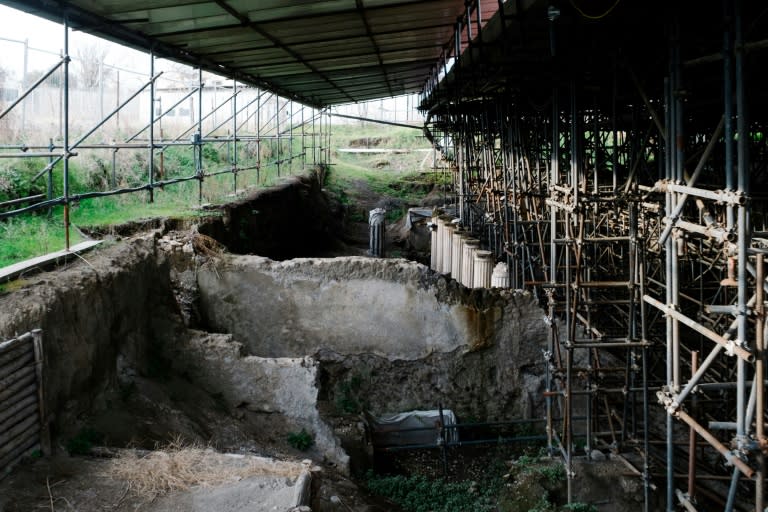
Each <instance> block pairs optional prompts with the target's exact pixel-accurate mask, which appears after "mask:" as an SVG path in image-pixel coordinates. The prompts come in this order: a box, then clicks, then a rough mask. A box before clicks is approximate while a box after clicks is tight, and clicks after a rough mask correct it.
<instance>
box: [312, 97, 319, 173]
mask: <svg viewBox="0 0 768 512" xmlns="http://www.w3.org/2000/svg"><path fill="white" fill-rule="evenodd" d="M318 115H319V113H318V112H317V111H316V109H315V107H312V164H313V165H317V164H318V162H317V134H316V133H315V120H316V119H317V116H318Z"/></svg>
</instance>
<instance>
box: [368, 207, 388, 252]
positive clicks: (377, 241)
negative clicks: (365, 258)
mask: <svg viewBox="0 0 768 512" xmlns="http://www.w3.org/2000/svg"><path fill="white" fill-rule="evenodd" d="M386 214H387V210H385V209H384V208H375V209H373V210H371V211H370V212H369V213H368V234H369V243H368V254H370V255H371V256H373V257H375V258H381V257H382V256H384V217H385V215H386Z"/></svg>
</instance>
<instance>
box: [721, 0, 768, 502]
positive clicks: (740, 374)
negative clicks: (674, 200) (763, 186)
mask: <svg viewBox="0 0 768 512" xmlns="http://www.w3.org/2000/svg"><path fill="white" fill-rule="evenodd" d="M742 5H743V2H742V1H741V0H737V1H736V2H735V12H734V14H735V19H734V21H735V31H734V32H735V34H734V36H735V37H734V50H735V64H736V70H735V71H736V84H735V85H736V116H737V117H736V133H737V137H738V139H737V142H736V159H737V165H738V168H737V173H738V177H737V182H738V191H739V192H740V193H742V194H744V195H745V196H748V195H749V146H748V143H749V124H748V123H747V114H748V113H747V104H746V97H745V96H746V95H745V84H744V81H745V79H746V76H745V73H744V60H745V57H744V39H743V19H742ZM737 216H738V222H737V228H738V234H737V237H738V239H737V242H736V243H737V246H738V249H737V250H738V255H737V256H738V277H737V281H738V289H737V306H736V309H737V312H736V315H737V316H736V320H737V322H738V326H737V333H738V334H737V340H736V343H737V344H739V345H743V344H745V343H746V341H747V329H748V327H749V326H748V322H747V314H748V311H747V293H748V290H747V286H748V281H747V263H748V261H747V259H748V258H747V256H748V255H747V249H748V248H749V245H750V244H749V240H748V237H749V235H750V232H751V230H750V219H749V210H748V207H747V205H746V204H743V203H742V204H740V205H739V207H738V211H737ZM757 286H758V287H762V286H763V283H758V284H757ZM746 373H747V367H746V362H745V361H744V359H743V358H741V357H739V358H737V361H736V449H737V450H741V449H743V448H745V447H746V445H747V441H748V440H747V435H746V433H747V425H746V421H745V418H746V378H747V377H746ZM757 385H762V383H759V384H757ZM757 420H758V422H762V421H763V420H764V418H762V417H759V418H757ZM738 474H739V471H738V469H735V468H734V471H733V479H732V481H731V489H730V491H731V492H730V493H729V499H728V503H727V504H726V510H727V511H730V510H732V500H731V499H730V498H731V496H734V495H735V491H736V487H737V486H738V483H739V482H738Z"/></svg>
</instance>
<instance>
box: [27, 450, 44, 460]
mask: <svg viewBox="0 0 768 512" xmlns="http://www.w3.org/2000/svg"><path fill="white" fill-rule="evenodd" d="M42 456H43V452H41V451H40V450H32V451H31V452H30V454H29V458H30V459H39V458H42Z"/></svg>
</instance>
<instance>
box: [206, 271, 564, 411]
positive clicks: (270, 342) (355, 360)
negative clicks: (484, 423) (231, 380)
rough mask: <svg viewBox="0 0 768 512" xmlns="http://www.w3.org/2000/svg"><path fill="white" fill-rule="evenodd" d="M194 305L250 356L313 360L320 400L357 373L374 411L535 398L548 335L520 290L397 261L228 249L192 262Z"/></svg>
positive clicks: (498, 405) (522, 404)
mask: <svg viewBox="0 0 768 512" xmlns="http://www.w3.org/2000/svg"><path fill="white" fill-rule="evenodd" d="M198 284H199V291H200V306H201V307H200V310H201V312H202V314H203V316H204V317H205V319H206V321H207V323H208V325H209V326H210V327H211V328H213V329H214V330H218V331H221V332H228V333H232V334H233V335H234V337H235V338H236V339H237V340H239V341H241V342H242V343H243V344H244V347H245V349H246V350H247V352H248V353H249V354H253V355H258V356H262V357H301V356H304V355H307V354H310V355H314V357H315V358H316V359H317V360H319V361H320V362H321V369H322V371H321V373H320V376H321V382H320V384H321V391H320V397H321V399H322V400H328V401H329V402H333V401H334V400H335V398H336V397H337V396H338V387H339V384H340V383H341V382H343V381H344V380H348V379H351V378H353V377H355V376H356V377H357V381H359V382H360V383H361V384H360V385H361V386H362V387H363V390H361V391H360V394H361V395H365V400H364V402H365V405H366V406H368V407H370V408H371V410H373V412H374V413H385V412H397V411H402V410H408V409H414V408H424V407H434V406H436V405H437V403H438V402H442V403H443V404H446V405H447V406H452V407H454V408H457V409H458V410H459V412H461V413H462V414H464V415H465V417H466V416H472V417H475V418H478V419H486V418H487V419H491V418H504V417H524V416H526V417H527V416H531V415H533V414H534V412H537V411H538V410H539V408H540V406H541V403H542V399H541V391H542V386H543V379H542V376H543V375H544V360H543V357H542V354H541V350H542V348H544V347H545V346H546V340H547V338H548V335H549V331H548V326H547V323H546V322H545V320H544V313H543V311H542V310H541V309H540V307H539V306H538V305H537V303H536V301H535V300H534V298H533V297H532V296H531V295H530V294H528V293H525V292H513V291H503V292H502V291H499V290H468V289H466V288H464V287H462V286H460V285H458V284H457V283H456V282H455V281H451V280H450V279H446V278H445V277H444V276H440V275H437V274H435V273H433V272H432V271H430V270H429V269H428V268H426V267H425V266H423V265H420V264H418V263H414V262H410V261H406V260H392V259H374V258H363V257H344V258H334V259H323V260H320V259H295V260H290V261H284V262H275V261H271V260H269V259H266V258H261V257H257V256H231V257H230V256H226V257H224V258H221V259H219V260H217V261H216V262H210V263H209V264H207V265H206V266H204V267H203V268H201V269H200V270H199V272H198Z"/></svg>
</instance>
